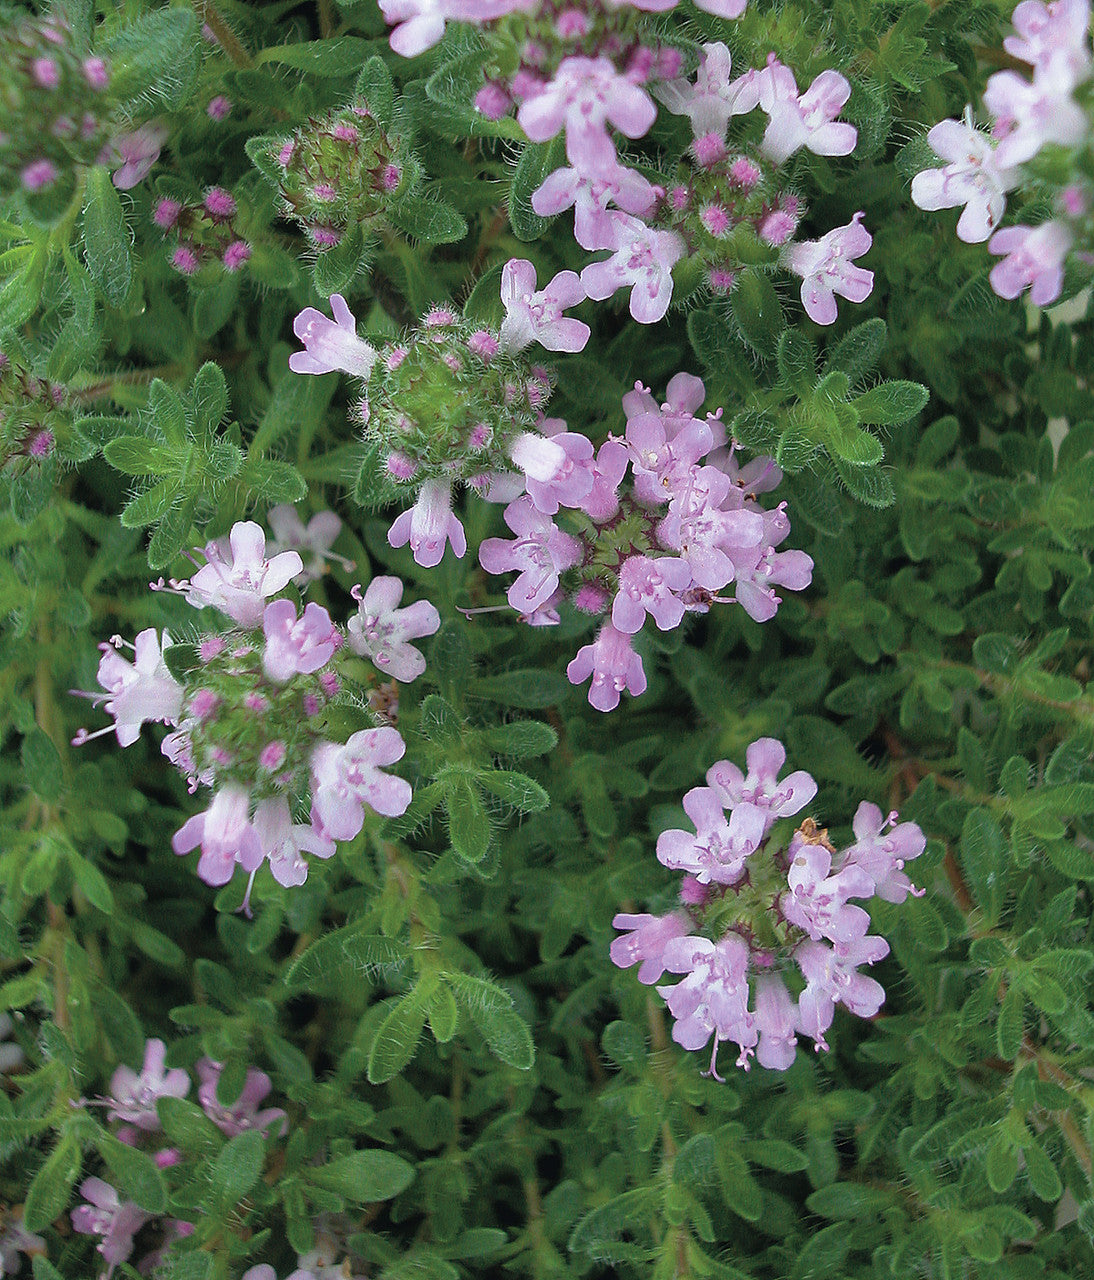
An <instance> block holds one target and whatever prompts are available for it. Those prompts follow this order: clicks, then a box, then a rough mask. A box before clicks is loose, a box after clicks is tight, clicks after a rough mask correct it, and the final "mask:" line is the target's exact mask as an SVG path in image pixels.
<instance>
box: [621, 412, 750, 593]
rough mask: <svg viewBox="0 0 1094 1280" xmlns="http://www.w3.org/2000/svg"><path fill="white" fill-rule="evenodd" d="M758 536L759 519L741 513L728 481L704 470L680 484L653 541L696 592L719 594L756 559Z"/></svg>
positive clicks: (694, 471)
mask: <svg viewBox="0 0 1094 1280" xmlns="http://www.w3.org/2000/svg"><path fill="white" fill-rule="evenodd" d="M636 421H637V420H636ZM696 425H700V424H696ZM681 434H684V433H681ZM673 443H674V444H675V441H674V442H673ZM763 532H764V524H763V516H762V515H761V514H760V513H759V512H758V511H756V510H748V509H746V508H745V507H744V505H743V501H742V499H741V496H740V493H739V491H738V490H736V489H735V488H734V486H733V484H732V481H731V480H730V479H729V477H728V476H727V475H725V474H724V472H722V471H720V470H719V469H718V468H716V467H712V466H705V467H692V468H691V470H690V472H689V473H688V474H687V475H686V476H685V477H683V478H682V479H681V481H680V483H679V484H678V487H677V489H676V491H675V492H673V493H672V500H671V502H670V503H669V510H668V514H667V515H666V517H665V519H664V520H663V521H662V522H661V525H660V528H659V529H658V537H659V538H660V540H661V542H662V543H663V544H664V545H665V546H668V547H672V548H674V549H675V550H678V551H679V552H680V555H681V557H682V558H683V559H684V560H685V561H686V562H687V564H688V567H689V569H690V570H691V575H692V577H693V579H694V580H695V584H696V585H697V586H699V587H703V588H704V589H705V590H707V591H720V590H721V589H722V588H723V587H724V586H726V585H727V584H728V583H730V582H732V581H733V580H734V578H736V577H737V576H738V568H737V566H738V564H739V563H740V562H741V561H742V559H746V558H747V557H749V556H750V555H753V554H755V555H756V556H758V555H759V552H760V546H761V539H762V538H763Z"/></svg>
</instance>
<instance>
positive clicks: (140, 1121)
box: [106, 1040, 190, 1133]
mask: <svg viewBox="0 0 1094 1280" xmlns="http://www.w3.org/2000/svg"><path fill="white" fill-rule="evenodd" d="M166 1058H167V1046H166V1045H165V1044H164V1043H163V1041H162V1040H149V1041H147V1042H146V1043H145V1046H144V1063H143V1065H142V1066H141V1069H140V1071H139V1072H137V1071H134V1070H133V1068H132V1067H127V1066H125V1065H124V1064H123V1065H122V1066H120V1067H118V1068H117V1069H116V1070H115V1072H114V1074H113V1075H112V1076H111V1077H110V1097H109V1098H108V1102H109V1104H110V1107H109V1110H108V1111H107V1113H106V1116H107V1119H108V1120H121V1121H123V1122H124V1123H125V1124H131V1125H135V1126H136V1128H138V1129H141V1130H143V1131H144V1132H146V1133H153V1132H155V1131H156V1130H157V1129H159V1128H161V1127H162V1126H161V1125H160V1118H159V1115H158V1114H157V1112H156V1102H157V1100H158V1099H159V1098H185V1097H186V1095H187V1094H188V1093H189V1092H190V1077H189V1075H188V1074H187V1072H185V1071H184V1070H183V1069H182V1068H181V1067H175V1068H173V1069H172V1070H170V1071H167V1070H165V1063H166Z"/></svg>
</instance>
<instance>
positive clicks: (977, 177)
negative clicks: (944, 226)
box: [912, 119, 1019, 244]
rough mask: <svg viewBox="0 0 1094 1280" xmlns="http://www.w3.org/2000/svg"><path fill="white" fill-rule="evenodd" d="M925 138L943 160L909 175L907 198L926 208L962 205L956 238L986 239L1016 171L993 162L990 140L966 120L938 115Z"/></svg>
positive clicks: (995, 155) (1014, 181)
mask: <svg viewBox="0 0 1094 1280" xmlns="http://www.w3.org/2000/svg"><path fill="white" fill-rule="evenodd" d="M927 142H928V143H929V144H930V147H931V150H932V151H934V153H935V154H936V155H937V156H939V157H940V158H941V159H943V160H947V161H949V163H948V164H946V165H945V166H944V167H943V168H941V169H923V170H921V171H920V172H919V173H917V174H916V175H915V177H914V178H913V179H912V202H913V203H914V204H916V205H917V206H918V207H919V208H920V209H928V210H935V209H952V208H954V207H955V206H957V205H964V206H965V207H964V209H963V210H962V213H961V217H960V218H959V219H958V221H957V236H958V239H960V240H964V241H965V243H966V244H978V243H980V242H981V241H983V240H986V239H987V238H988V237H989V236H990V235H991V233H992V231H993V230H994V229H995V228H996V227H997V226H998V225H999V219H1000V218H1001V217H1002V216H1003V211H1004V210H1005V209H1006V207H1007V198H1006V192H1008V191H1010V190H1011V188H1012V187H1014V186H1016V185H1017V182H1018V176H1019V175H1018V173H1017V171H1016V170H1014V169H1007V168H1004V167H1003V166H1002V165H1001V164H1000V163H999V157H998V153H997V150H996V144H995V143H993V142H992V141H991V139H989V138H988V137H987V135H986V134H983V133H981V132H980V131H979V130H978V129H974V128H973V125H972V122H971V120H970V119H965V120H940V121H939V122H938V124H936V125H935V126H934V127H933V128H932V129H931V131H930V132H929V133H928V134H927Z"/></svg>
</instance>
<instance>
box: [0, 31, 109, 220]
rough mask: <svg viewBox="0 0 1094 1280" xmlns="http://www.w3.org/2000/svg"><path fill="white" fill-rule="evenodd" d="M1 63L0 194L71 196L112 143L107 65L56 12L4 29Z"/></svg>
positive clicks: (0, 46)
mask: <svg viewBox="0 0 1094 1280" xmlns="http://www.w3.org/2000/svg"><path fill="white" fill-rule="evenodd" d="M0 66H3V68H4V75H3V77H2V78H0V135H2V138H3V145H2V146H0V195H4V196H7V195H11V194H12V193H13V192H15V191H18V190H22V191H24V192H27V193H30V194H35V193H38V192H43V193H47V192H53V191H55V190H59V189H62V188H63V191H61V194H62V196H64V195H66V194H67V192H68V190H69V189H70V188H71V183H72V171H73V168H74V166H75V165H78V164H90V163H91V162H92V161H93V160H94V159H95V158H96V156H98V154H99V153H100V151H101V150H102V149H103V147H104V146H105V145H106V143H107V142H108V140H109V138H110V135H111V125H110V121H109V117H110V114H111V111H112V109H113V106H114V103H113V100H112V99H111V97H110V93H109V88H110V78H111V77H110V68H109V66H108V65H107V64H106V62H104V61H103V59H102V58H98V57H95V56H94V55H92V53H91V51H90V49H89V48H87V47H86V46H84V45H83V44H82V43H81V42H80V40H79V39H78V37H77V36H76V35H75V33H74V32H73V30H72V28H71V27H70V26H69V24H68V22H67V21H66V20H65V19H64V18H63V17H62V16H61V15H60V14H57V13H55V14H52V15H51V16H50V17H48V18H31V17H24V18H20V19H18V20H15V21H12V22H10V23H9V24H8V25H7V26H4V27H0Z"/></svg>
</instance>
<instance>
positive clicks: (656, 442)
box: [626, 412, 728, 502]
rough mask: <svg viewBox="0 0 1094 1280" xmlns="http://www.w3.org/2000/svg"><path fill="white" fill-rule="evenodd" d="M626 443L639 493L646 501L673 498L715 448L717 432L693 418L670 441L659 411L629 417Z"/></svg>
mask: <svg viewBox="0 0 1094 1280" xmlns="http://www.w3.org/2000/svg"><path fill="white" fill-rule="evenodd" d="M626 440H627V444H628V446H629V447H630V453H631V462H632V467H633V471H634V479H635V492H636V493H637V494H638V496H639V497H640V498H642V500H643V501H646V502H665V501H667V500H668V499H669V498H671V497H672V495H673V493H674V492H676V491H678V490H679V489H680V488H681V487H682V486H684V485H686V484H687V483H688V481H689V480H690V479H691V473H692V469H693V467H694V466H695V463H696V462H698V460H699V459H700V458H701V457H702V456H703V455H704V454H705V453H708V452H709V451H710V450H711V449H712V448H713V447H714V433H713V432H712V431H711V429H710V427H709V425H708V424H707V423H705V422H701V421H700V420H699V419H698V418H691V419H690V420H689V421H688V422H687V423H686V424H685V425H684V426H683V427H681V428H680V429H679V430H678V431H676V433H675V434H674V435H673V437H672V439H671V440H670V439H669V438H668V433H667V431H666V424H665V421H664V419H663V418H662V416H661V414H660V413H659V412H657V413H640V414H638V415H636V416H635V417H632V418H628V419H627V429H626ZM726 488H727V490H728V485H727V486H726Z"/></svg>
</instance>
